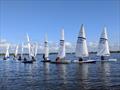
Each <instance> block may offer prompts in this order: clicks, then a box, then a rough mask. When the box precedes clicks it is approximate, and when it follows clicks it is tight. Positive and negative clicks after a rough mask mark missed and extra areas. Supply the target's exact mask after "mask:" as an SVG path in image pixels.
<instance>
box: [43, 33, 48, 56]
mask: <svg viewBox="0 0 120 90" xmlns="http://www.w3.org/2000/svg"><path fill="white" fill-rule="evenodd" d="M44 45H45V46H44V53H45V58H48V57H49V47H48V40H47V35H45V42H44Z"/></svg>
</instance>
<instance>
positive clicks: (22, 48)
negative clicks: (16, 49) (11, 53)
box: [18, 43, 24, 60]
mask: <svg viewBox="0 0 120 90" xmlns="http://www.w3.org/2000/svg"><path fill="white" fill-rule="evenodd" d="M23 50H24V46H23V43H22V45H21V54H20V55H19V57H18V60H22V59H23Z"/></svg>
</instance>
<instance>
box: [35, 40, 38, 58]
mask: <svg viewBox="0 0 120 90" xmlns="http://www.w3.org/2000/svg"><path fill="white" fill-rule="evenodd" d="M37 53H38V44H37V42H36V45H35V57H36V55H37Z"/></svg>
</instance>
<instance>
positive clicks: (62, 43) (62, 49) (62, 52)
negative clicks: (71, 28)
mask: <svg viewBox="0 0 120 90" xmlns="http://www.w3.org/2000/svg"><path fill="white" fill-rule="evenodd" d="M58 57H60V58H61V59H62V58H65V40H64V29H62V30H61V40H60V47H59V52H58Z"/></svg>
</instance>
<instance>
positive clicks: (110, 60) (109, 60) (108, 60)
mask: <svg viewBox="0 0 120 90" xmlns="http://www.w3.org/2000/svg"><path fill="white" fill-rule="evenodd" d="M116 61H117V59H106V60H99V62H116Z"/></svg>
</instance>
